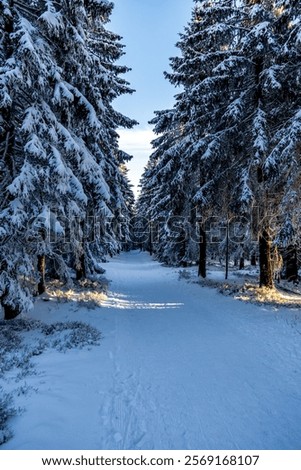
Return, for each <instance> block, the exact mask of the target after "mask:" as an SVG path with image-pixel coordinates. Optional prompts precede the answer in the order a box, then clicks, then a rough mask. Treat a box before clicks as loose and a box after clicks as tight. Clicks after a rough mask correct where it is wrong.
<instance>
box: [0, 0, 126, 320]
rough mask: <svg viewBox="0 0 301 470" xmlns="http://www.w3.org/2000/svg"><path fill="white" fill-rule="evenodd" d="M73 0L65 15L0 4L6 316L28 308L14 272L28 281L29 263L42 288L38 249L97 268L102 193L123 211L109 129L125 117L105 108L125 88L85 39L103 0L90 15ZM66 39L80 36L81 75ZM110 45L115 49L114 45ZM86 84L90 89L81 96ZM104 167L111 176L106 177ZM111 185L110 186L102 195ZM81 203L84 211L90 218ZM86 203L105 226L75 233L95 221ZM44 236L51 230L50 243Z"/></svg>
mask: <svg viewBox="0 0 301 470" xmlns="http://www.w3.org/2000/svg"><path fill="white" fill-rule="evenodd" d="M73 3H74V2H73ZM79 3H81V5H79V4H78V5H77V7H78V9H77V10H76V11H77V15H78V16H76V15H75V17H74V16H73V17H72V12H73V13H75V11H74V10H73V7H72V5H71V3H70V2H61V3H59V2H56V3H55V5H56V7H54V4H53V2H51V1H45V2H39V3H37V2H31V3H30V4H25V3H22V2H16V3H15V2H13V1H10V2H1V9H2V12H3V16H2V23H1V28H2V31H3V32H4V34H3V36H2V38H3V39H2V42H1V82H0V83H1V117H2V120H1V143H0V145H1V154H2V161H1V172H2V174H3V179H2V200H1V214H0V217H1V222H2V227H3V228H2V231H1V237H2V241H3V243H2V244H1V245H2V246H1V249H2V251H1V286H0V287H1V289H0V296H1V303H2V305H3V307H4V309H5V316H6V318H8V317H9V316H15V315H16V314H18V313H19V312H20V311H21V310H24V309H25V308H27V306H28V302H27V301H26V299H28V298H29V297H28V295H27V296H26V295H25V294H26V293H27V294H28V291H26V289H25V290H24V289H23V290H22V286H21V275H23V277H24V278H25V276H26V281H28V280H31V279H33V277H32V271H33V269H34V265H36V263H37V265H38V267H39V269H40V275H39V279H38V281H39V282H38V287H39V291H40V292H42V291H43V290H44V288H45V286H44V269H45V256H46V255H47V256H49V257H51V258H53V259H55V260H56V262H57V265H60V266H61V267H62V268H63V270H62V271H63V272H64V274H66V273H67V270H66V265H65V259H66V257H65V256H64V254H65V252H66V251H67V252H71V253H72V254H73V256H74V258H75V260H76V263H77V265H79V264H80V263H81V261H83V254H84V253H88V255H90V256H89V262H87V263H85V264H86V265H87V267H88V269H89V270H90V271H93V269H95V267H98V265H97V262H96V259H95V258H94V255H93V254H92V249H93V248H94V246H95V245H96V249H95V252H97V254H99V253H100V251H101V252H102V253H105V252H106V251H108V249H107V248H106V247H105V243H106V242H107V241H108V238H109V239H110V242H111V241H113V243H114V244H115V245H117V243H118V242H117V241H116V239H117V232H116V231H115V232H114V231H113V230H112V228H111V227H112V224H108V223H106V222H104V219H105V220H108V219H109V218H111V217H112V214H113V212H112V210H111V209H109V208H108V206H107V205H106V201H109V202H110V205H111V208H112V209H113V210H114V211H118V213H119V212H120V211H121V210H125V212H126V211H127V210H128V205H127V202H126V200H125V199H126V198H129V192H126V191H125V189H124V188H123V190H122V191H119V192H118V189H116V188H115V186H114V185H118V184H120V183H122V184H123V185H124V186H126V184H127V183H126V180H125V179H124V177H123V176H122V174H121V173H120V171H119V165H120V163H121V159H123V154H122V152H120V151H119V150H118V144H117V134H116V132H115V128H116V127H117V126H119V125H127V126H130V125H132V124H133V121H130V120H128V119H127V118H124V117H123V116H120V115H119V114H118V113H114V111H113V109H112V107H111V106H110V100H112V99H113V97H115V96H117V95H118V93H123V92H126V90H128V88H127V86H126V84H125V83H124V82H123V81H122V80H121V79H119V78H118V76H117V75H118V73H119V72H120V71H121V70H120V69H118V71H116V70H114V66H113V64H112V62H113V61H114V57H113V56H112V55H111V56H109V57H108V56H106V57H105V58H103V57H102V58H100V57H98V55H97V53H96V52H95V51H94V50H93V48H92V46H91V42H92V39H90V34H91V38H92V31H93V34H94V35H95V34H96V33H95V21H96V19H95V18H96V16H95V15H97V13H98V15H99V16H98V21H99V25H98V26H99V28H102V29H103V23H104V21H107V19H108V14H109V12H110V11H111V7H112V5H111V4H109V3H108V2H96V4H97V5H96V4H95V5H94V7H95V8H92V7H93V3H95V2H84V3H85V6H86V7H88V6H89V7H90V12H91V16H89V14H88V12H87V11H86V10H85V9H84V3H83V2H79ZM69 7H70V8H69ZM101 7H102V8H103V9H104V11H103V10H101V11H100V10H99V9H100V8H101ZM105 12H106V14H105ZM63 13H65V15H64V14H63ZM67 13H70V14H71V19H70V16H69V17H68V14H67ZM92 13H93V15H92ZM78 18H80V19H81V21H82V22H81V23H80V21H77V19H78ZM92 20H93V21H92ZM91 24H92V26H91ZM75 26H76V27H75ZM89 26H90V30H89ZM76 28H77V29H76ZM110 37H111V36H110ZM114 37H115V36H114ZM65 38H67V39H68V40H66V46H67V47H69V49H67V51H68V53H69V54H70V57H69V58H70V61H69V62H68V60H67V59H68V54H67V51H66V55H65V56H64V55H63V54H62V51H61V44H62V43H64V39H65ZM115 38H116V37H115ZM72 40H73V41H74V43H73V44H74V45H76V44H77V45H78V44H80V46H79V47H78V49H79V50H80V52H81V54H78V60H79V63H80V60H81V61H82V71H83V76H81V75H80V73H79V72H80V65H79V63H78V62H76V61H74V60H73V58H72V55H71V49H72ZM94 40H95V39H94ZM107 46H108V44H106V45H104V46H103V48H104V49H105V50H106V49H107ZM116 48H117V49H119V51H120V48H121V46H118V47H117V46H116ZM75 49H76V47H75ZM108 49H109V48H108ZM119 55H120V52H119ZM115 57H117V56H115ZM118 57H119V56H118ZM88 59H90V60H88ZM101 59H102V60H103V62H105V63H106V64H107V69H106V68H105V67H104V65H101V63H100V62H101ZM84 66H86V69H85V68H84ZM76 72H78V74H77V76H76V75H74V74H75V73H76ZM79 77H81V78H79ZM94 77H98V79H96V78H95V79H94ZM100 78H101V80H100ZM67 79H69V80H67ZM108 83H110V84H111V87H112V91H111V94H110V93H109V92H108V86H109V85H108ZM90 84H91V85H90ZM77 85H78V86H77ZM113 85H114V87H115V89H113V88H114V87H113ZM90 86H91V88H93V90H94V92H95V93H94V95H93V93H92V94H91V95H89V87H90ZM102 89H103V91H102V92H103V95H104V97H105V98H106V100H107V102H108V100H109V102H108V104H109V106H108V107H107V108H105V106H104V105H103V103H102V97H101V90H102ZM128 91H129V90H128ZM108 96H109V98H108ZM110 113H111V114H110ZM110 115H111V118H110ZM100 116H101V117H102V118H103V119H102V121H101V120H100V118H99V117H100ZM110 142H111V146H110V145H109V143H110ZM121 157H122V158H121ZM108 168H109V170H108ZM105 173H106V174H107V175H109V176H110V178H111V179H108V182H107V181H105V177H104V174H105ZM110 188H111V189H112V191H113V190H114V191H115V193H113V192H112V194H110ZM87 203H88V204H87ZM122 203H123V206H122ZM87 207H88V208H89V210H91V211H92V217H90V218H88V215H90V214H88V211H87V210H86V208H87ZM95 211H96V215H99V217H100V218H101V219H100V221H99V222H100V223H101V224H102V226H103V227H105V230H104V231H103V232H97V236H96V237H95V238H92V239H91V238H89V239H87V238H86V239H85V240H83V237H85V236H86V234H87V232H88V231H91V228H90V227H89V226H88V224H87V223H86V222H87V220H88V221H91V219H92V223H91V225H92V226H93V228H95V226H96V225H97V224H95ZM114 215H115V214H114ZM76 228H77V230H76ZM110 231H111V233H110ZM107 232H108V233H109V236H107ZM50 234H52V235H55V242H53V239H50ZM89 235H90V234H89ZM66 237H68V240H67V242H68V243H66ZM83 242H84V243H83ZM18 247H19V248H18ZM82 264H84V263H82ZM23 294H24V295H23Z"/></svg>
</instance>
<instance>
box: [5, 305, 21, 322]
mask: <svg viewBox="0 0 301 470" xmlns="http://www.w3.org/2000/svg"><path fill="white" fill-rule="evenodd" d="M2 307H3V310H4V320H13V319H14V318H16V317H17V316H18V315H20V311H19V309H18V308H13V307H12V306H11V305H7V304H5V303H2Z"/></svg>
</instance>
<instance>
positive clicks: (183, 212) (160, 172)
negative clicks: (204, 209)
mask: <svg viewBox="0 0 301 470" xmlns="http://www.w3.org/2000/svg"><path fill="white" fill-rule="evenodd" d="M155 114H156V117H155V118H154V119H153V120H152V121H151V122H150V123H151V124H153V125H155V127H154V132H155V133H156V134H158V135H159V137H158V138H156V139H155V140H154V141H153V147H154V152H153V154H152V155H151V157H150V160H149V164H148V166H147V168H146V170H145V173H144V175H143V177H142V180H141V186H142V191H141V196H140V198H139V201H138V208H139V213H140V214H141V215H142V216H144V217H146V219H147V220H146V224H147V227H146V228H145V233H147V232H148V233H149V239H148V240H147V246H148V247H151V249H152V251H153V252H155V254H156V256H157V258H158V259H160V261H163V262H166V263H168V264H182V265H185V264H187V263H188V262H189V261H191V251H192V250H193V239H192V238H191V236H190V235H191V234H190V227H191V224H190V223H189V222H190V219H191V214H190V206H189V205H187V201H188V197H189V196H188V192H189V191H188V190H189V187H192V186H193V185H192V179H191V178H190V181H189V182H188V181H186V180H185V176H187V175H188V173H184V172H183V168H182V162H181V154H180V151H179V147H178V143H179V142H180V140H181V125H180V123H179V121H177V120H175V119H174V117H175V112H174V110H165V111H158V112H156V113H155ZM194 245H195V243H194Z"/></svg>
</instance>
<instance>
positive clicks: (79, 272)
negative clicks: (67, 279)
mask: <svg viewBox="0 0 301 470" xmlns="http://www.w3.org/2000/svg"><path fill="white" fill-rule="evenodd" d="M85 277H86V266H85V254H84V253H82V254H81V255H80V258H79V266H78V267H77V268H76V280H77V281H80V280H81V279H84V278H85Z"/></svg>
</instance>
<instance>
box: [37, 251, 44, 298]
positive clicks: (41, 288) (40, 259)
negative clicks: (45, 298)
mask: <svg viewBox="0 0 301 470" xmlns="http://www.w3.org/2000/svg"><path fill="white" fill-rule="evenodd" d="M45 271H46V257H45V255H38V273H39V276H40V280H39V283H38V293H39V295H41V294H44V292H45V291H46V282H45Z"/></svg>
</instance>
